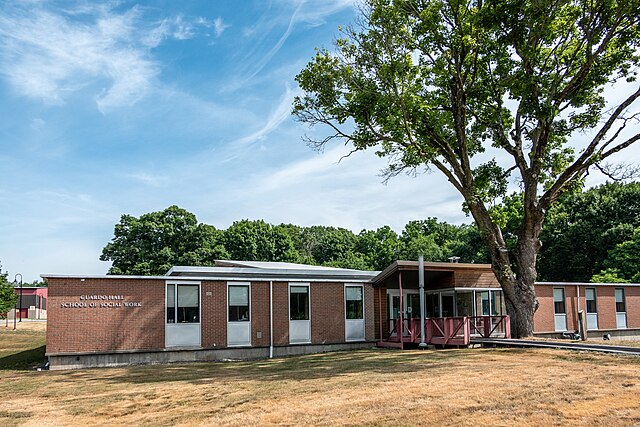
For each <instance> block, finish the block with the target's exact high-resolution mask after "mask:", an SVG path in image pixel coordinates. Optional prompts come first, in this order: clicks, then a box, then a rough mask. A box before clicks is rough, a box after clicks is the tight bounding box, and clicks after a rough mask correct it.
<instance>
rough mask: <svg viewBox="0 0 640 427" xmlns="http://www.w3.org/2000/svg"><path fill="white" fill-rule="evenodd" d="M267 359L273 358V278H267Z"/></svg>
mask: <svg viewBox="0 0 640 427" xmlns="http://www.w3.org/2000/svg"><path fill="white" fill-rule="evenodd" d="M269 359H273V280H269Z"/></svg>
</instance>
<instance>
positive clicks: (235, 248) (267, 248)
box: [224, 219, 297, 261]
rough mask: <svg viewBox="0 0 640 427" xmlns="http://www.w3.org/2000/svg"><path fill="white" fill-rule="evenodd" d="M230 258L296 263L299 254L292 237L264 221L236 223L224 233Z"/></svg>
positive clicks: (225, 245)
mask: <svg viewBox="0 0 640 427" xmlns="http://www.w3.org/2000/svg"><path fill="white" fill-rule="evenodd" d="M224 247H225V248H226V250H227V251H228V254H229V255H228V256H229V257H230V258H231V259H235V260H244V261H295V260H296V259H297V254H296V252H295V248H294V246H293V242H292V241H291V237H290V235H289V234H288V233H287V231H286V230H284V229H283V228H282V227H274V226H272V225H271V224H267V223H266V222H264V221H262V220H257V221H250V220H248V219H244V220H242V221H236V222H234V223H233V224H232V225H231V227H229V228H228V229H227V231H226V232H225V233H224Z"/></svg>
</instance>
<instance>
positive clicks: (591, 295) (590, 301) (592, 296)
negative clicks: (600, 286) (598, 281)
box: [585, 288, 598, 313]
mask: <svg viewBox="0 0 640 427" xmlns="http://www.w3.org/2000/svg"><path fill="white" fill-rule="evenodd" d="M585 296H586V300H587V313H597V312H598V308H597V305H596V290H595V289H594V288H587V289H586V290H585Z"/></svg>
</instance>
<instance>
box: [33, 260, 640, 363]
mask: <svg viewBox="0 0 640 427" xmlns="http://www.w3.org/2000/svg"><path fill="white" fill-rule="evenodd" d="M422 272H423V274H422V275H420V269H419V263H418V262H416V261H396V262H394V263H393V264H392V265H390V266H389V267H388V268H386V269H385V270H384V271H382V272H378V271H359V270H348V269H339V268H330V267H319V266H309V265H299V264H290V263H268V262H243V261H217V262H216V266H215V267H179V266H177V267H173V268H172V269H171V270H170V271H169V272H168V273H167V274H166V275H165V276H157V277H147V276H109V275H102V276H59V275H43V276H42V277H44V278H46V279H47V281H48V283H49V301H48V308H49V310H48V327H47V350H46V351H47V356H48V358H49V362H50V366H51V368H52V369H65V368H78V367H87V366H116V365H125V364H135V363H168V362H186V361H209V360H224V359H251V358H265V357H276V356H286V355H293V354H304V353H312V352H322V351H331V350H344V349H357V348H364V347H371V346H373V345H376V344H378V345H388V346H396V343H400V344H399V346H403V343H404V342H405V341H406V342H412V343H416V342H418V338H419V337H421V336H427V337H429V339H430V340H432V341H431V342H433V343H445V344H459V343H460V342H459V341H456V339H457V338H456V337H457V336H459V335H460V334H462V333H464V334H465V335H467V336H468V335H470V334H474V333H479V334H484V333H487V334H488V333H493V332H496V331H497V332H498V333H503V334H507V331H508V329H509V327H508V325H509V323H508V321H509V319H508V316H506V310H505V304H504V298H503V295H502V290H501V289H500V286H499V284H498V282H497V281H496V279H495V276H494V275H493V273H492V271H491V267H490V266H489V265H481V264H462V263H424V267H423V269H422ZM420 283H423V284H424V287H423V289H424V293H425V298H424V301H425V319H426V320H425V322H427V323H426V326H427V329H426V332H424V330H422V331H421V330H420V328H419V326H420V323H421V322H420V317H421V316H420V312H421V310H420ZM536 290H537V293H538V295H539V300H540V309H539V310H538V312H537V313H536V315H535V331H536V333H541V334H550V333H551V334H554V333H560V332H562V331H563V330H566V329H577V323H576V322H577V321H576V320H575V319H576V318H577V312H578V310H580V309H582V310H584V311H585V313H587V316H589V317H588V318H589V319H590V323H589V325H590V326H589V328H590V329H593V330H594V331H597V332H598V333H600V332H602V331H612V330H613V331H615V332H620V333H627V334H632V333H639V334H640V285H606V284H597V285H594V284H567V283H565V284H560V283H539V284H537V286H536ZM578 294H579V295H580V298H577V295H578ZM594 300H595V303H594V302H593V301H594ZM594 304H595V305H594ZM620 310H622V311H620ZM401 313H402V316H401ZM594 315H595V317H594ZM623 315H624V316H623ZM561 318H562V319H564V323H562V322H561V320H562V319H561ZM623 318H624V321H623ZM429 319H431V320H429ZM456 319H457V320H456ZM594 319H595V320H594ZM429 322H431V323H429ZM594 322H595V323H594ZM424 325H425V324H424V323H423V325H422V326H424ZM434 331H435V332H434ZM438 331H439V332H438ZM443 331H444V332H447V333H449V334H450V335H451V337H450V338H451V339H445V338H443V337H442V333H443ZM489 331H491V332H489ZM439 333H440V335H439ZM456 334H457V335H456ZM438 339H440V341H438ZM463 344H464V343H463Z"/></svg>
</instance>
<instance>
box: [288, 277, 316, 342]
mask: <svg viewBox="0 0 640 427" xmlns="http://www.w3.org/2000/svg"><path fill="white" fill-rule="evenodd" d="M310 342H311V320H310V317H309V284H308V283H305V284H302V283H301V284H295V285H293V284H290V285H289V343H291V344H300V343H310Z"/></svg>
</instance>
